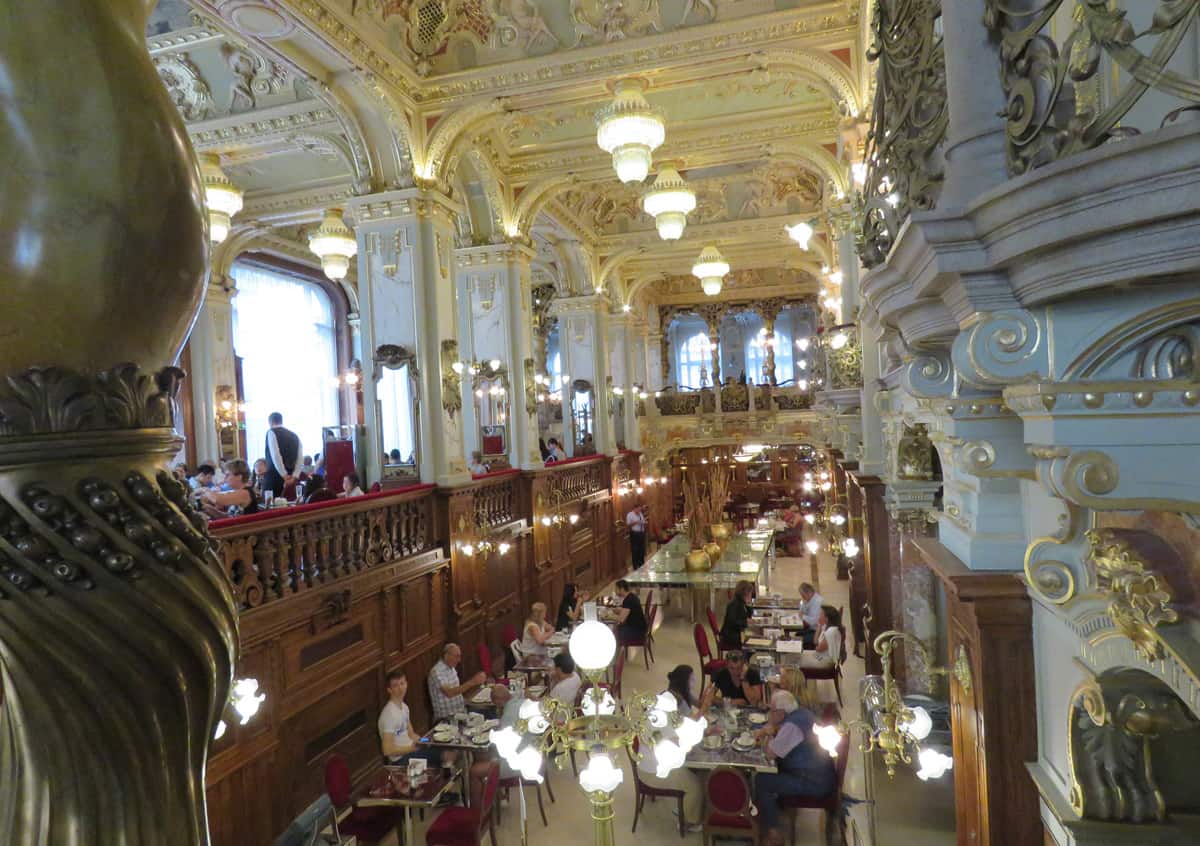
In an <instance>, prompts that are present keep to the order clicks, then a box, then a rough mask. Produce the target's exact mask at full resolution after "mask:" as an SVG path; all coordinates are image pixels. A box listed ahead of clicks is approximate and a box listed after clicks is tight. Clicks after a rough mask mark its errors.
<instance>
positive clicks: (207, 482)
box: [188, 464, 217, 491]
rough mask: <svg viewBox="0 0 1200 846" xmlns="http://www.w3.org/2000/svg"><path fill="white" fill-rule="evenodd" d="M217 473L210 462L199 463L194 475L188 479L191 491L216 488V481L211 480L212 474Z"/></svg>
mask: <svg viewBox="0 0 1200 846" xmlns="http://www.w3.org/2000/svg"><path fill="white" fill-rule="evenodd" d="M216 474H217V468H215V467H213V466H212V465H211V464H201V465H200V466H199V467H197V468H196V475H195V476H192V477H191V478H190V479H188V486H189V487H191V489H192V490H193V491H207V490H213V489H215V488H216V483H214V482H213V476H215V475H216Z"/></svg>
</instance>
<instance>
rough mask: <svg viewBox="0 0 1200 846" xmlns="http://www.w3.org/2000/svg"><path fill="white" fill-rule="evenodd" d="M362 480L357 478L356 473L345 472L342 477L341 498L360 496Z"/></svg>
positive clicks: (361, 493)
mask: <svg viewBox="0 0 1200 846" xmlns="http://www.w3.org/2000/svg"><path fill="white" fill-rule="evenodd" d="M362 495H363V489H362V480H361V479H359V478H358V474H357V473H347V474H346V475H345V476H343V477H342V493H341V496H342V497H343V498H349V497H352V496H362Z"/></svg>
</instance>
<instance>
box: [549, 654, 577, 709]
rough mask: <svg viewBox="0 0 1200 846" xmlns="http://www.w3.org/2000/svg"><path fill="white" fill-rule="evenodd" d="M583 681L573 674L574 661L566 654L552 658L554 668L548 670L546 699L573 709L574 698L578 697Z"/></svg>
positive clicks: (575, 673)
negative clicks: (548, 682) (548, 684)
mask: <svg viewBox="0 0 1200 846" xmlns="http://www.w3.org/2000/svg"><path fill="white" fill-rule="evenodd" d="M582 684H583V679H581V678H579V673H577V672H575V659H574V658H572V657H571V656H570V655H568V654H567V653H566V652H560V653H558V654H557V655H555V656H554V666H553V667H552V668H551V670H550V690H549V692H548V693H547V694H546V698H547V699H557V700H558V701H559V702H563V703H565V704H566V705H568V706H571V707H574V705H575V697H576V696H578V695H579V687H580V685H582Z"/></svg>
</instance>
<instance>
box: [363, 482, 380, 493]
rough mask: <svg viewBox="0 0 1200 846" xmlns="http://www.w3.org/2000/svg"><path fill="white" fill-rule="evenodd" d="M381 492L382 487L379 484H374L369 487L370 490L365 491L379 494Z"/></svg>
mask: <svg viewBox="0 0 1200 846" xmlns="http://www.w3.org/2000/svg"><path fill="white" fill-rule="evenodd" d="M382 490H383V485H381V484H380V483H379V482H375V483H374V484H373V485H371V490H369V491H367V493H379V492H380V491H382Z"/></svg>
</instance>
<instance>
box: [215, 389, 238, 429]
mask: <svg viewBox="0 0 1200 846" xmlns="http://www.w3.org/2000/svg"><path fill="white" fill-rule="evenodd" d="M213 394H214V398H215V400H216V403H215V408H214V412H215V415H216V420H217V430H218V431H223V430H225V429H238V428H241V423H242V420H241V415H242V406H241V404H240V403H239V402H238V401H237V394H236V393H234V390H233V387H232V386H230V385H217V387H216V390H215V391H213Z"/></svg>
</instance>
